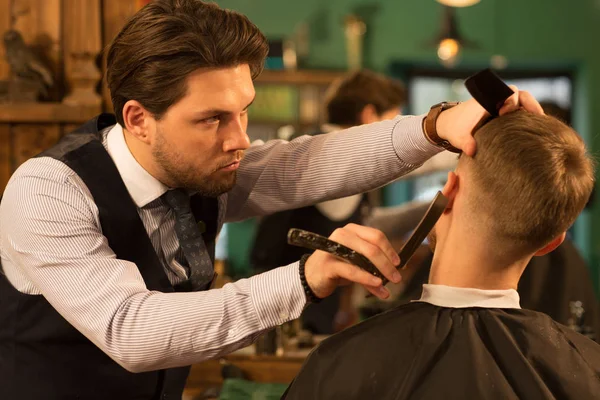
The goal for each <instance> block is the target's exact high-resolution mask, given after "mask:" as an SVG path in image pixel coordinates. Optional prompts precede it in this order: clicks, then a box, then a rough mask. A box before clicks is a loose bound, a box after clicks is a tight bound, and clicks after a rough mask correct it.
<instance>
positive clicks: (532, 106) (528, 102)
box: [519, 91, 544, 115]
mask: <svg viewBox="0 0 600 400" xmlns="http://www.w3.org/2000/svg"><path fill="white" fill-rule="evenodd" d="M519 103H520V104H521V107H523V108H524V109H525V110H527V111H529V112H530V113H533V114H540V115H544V109H543V108H542V106H541V105H540V103H538V101H537V100H536V99H535V97H533V96H532V95H531V93H529V92H526V91H520V92H519Z"/></svg>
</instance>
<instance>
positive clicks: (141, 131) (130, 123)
mask: <svg viewBox="0 0 600 400" xmlns="http://www.w3.org/2000/svg"><path fill="white" fill-rule="evenodd" d="M123 122H124V123H125V126H124V128H125V129H126V130H127V131H128V132H129V133H131V134H132V135H133V136H134V137H135V138H136V139H138V140H140V141H142V142H144V143H146V144H150V143H151V141H152V132H153V123H154V117H153V115H152V114H151V113H150V112H149V111H148V110H146V109H145V108H144V106H142V104H141V103H140V102H138V101H136V100H129V101H128V102H127V103H125V105H124V106H123Z"/></svg>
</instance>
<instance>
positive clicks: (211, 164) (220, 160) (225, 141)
mask: <svg viewBox="0 0 600 400" xmlns="http://www.w3.org/2000/svg"><path fill="white" fill-rule="evenodd" d="M254 95H255V92H254V85H253V83H252V78H251V74H250V68H249V67H248V65H239V66H237V67H232V68H225V69H217V70H198V71H196V72H194V73H192V74H191V75H190V76H189V77H188V80H187V93H186V95H185V96H184V97H183V98H182V99H181V100H180V101H178V102H177V103H176V104H174V105H173V106H171V107H170V108H169V109H168V110H167V112H166V113H165V114H164V116H163V118H161V119H160V120H158V121H156V135H155V140H154V142H153V143H152V157H153V159H154V162H155V164H156V165H157V166H158V168H160V169H161V171H160V174H161V176H162V178H163V179H162V180H163V181H164V182H163V183H165V184H166V185H168V186H170V187H179V188H187V189H192V190H195V191H198V192H199V193H201V194H203V195H205V196H217V195H219V194H222V193H224V192H226V191H229V190H231V188H232V187H233V185H234V184H235V181H236V171H237V169H238V167H239V164H240V160H241V159H242V157H243V155H244V150H245V149H247V148H248V147H249V145H250V141H249V139H248V136H247V135H246V128H247V126H248V107H249V106H250V104H251V103H252V101H253V100H254Z"/></svg>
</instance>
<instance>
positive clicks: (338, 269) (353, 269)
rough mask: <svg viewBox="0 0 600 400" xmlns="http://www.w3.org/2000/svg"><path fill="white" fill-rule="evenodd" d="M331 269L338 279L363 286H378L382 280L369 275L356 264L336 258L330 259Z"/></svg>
mask: <svg viewBox="0 0 600 400" xmlns="http://www.w3.org/2000/svg"><path fill="white" fill-rule="evenodd" d="M331 265H332V268H331V269H332V271H333V274H334V276H335V277H336V278H337V279H338V280H345V281H350V282H355V283H358V284H360V285H363V286H365V287H367V286H369V287H373V288H377V287H380V286H381V284H382V282H381V279H380V278H377V277H376V276H373V275H371V274H370V273H368V272H367V271H365V270H363V269H361V268H359V267H357V266H356V265H353V264H350V263H347V262H344V261H341V260H338V259H332V260H331Z"/></svg>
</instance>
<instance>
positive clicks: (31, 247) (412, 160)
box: [0, 116, 441, 372]
mask: <svg viewBox="0 0 600 400" xmlns="http://www.w3.org/2000/svg"><path fill="white" fill-rule="evenodd" d="M422 119H423V116H419V117H411V116H406V117H398V118H396V119H394V120H390V121H383V122H379V123H376V124H372V125H368V126H361V127H355V128H351V129H348V130H346V131H341V132H339V133H333V134H329V135H320V136H316V137H308V136H307V137H302V138H298V139H297V140H294V141H292V142H289V143H288V142H284V141H271V142H267V143H265V144H264V145H261V146H253V147H251V148H250V149H248V150H247V151H246V156H245V157H244V159H243V161H242V163H241V165H240V168H239V170H238V180H237V184H236V186H235V187H234V188H233V189H232V190H231V191H230V192H229V193H227V194H225V195H222V196H221V197H220V199H219V200H220V205H221V206H222V210H223V215H222V216H221V217H220V218H219V221H220V224H222V223H223V222H228V221H236V220H241V219H245V218H248V217H251V216H256V215H264V214H270V213H273V212H276V211H280V210H283V209H288V208H296V207H301V206H304V205H308V204H314V203H317V202H320V201H324V200H330V199H333V198H338V197H343V196H348V195H352V194H356V193H359V192H365V191H368V190H372V189H375V188H377V187H380V186H382V185H384V184H386V183H388V182H390V181H392V180H394V179H396V178H398V177H399V176H401V175H403V174H406V173H408V172H409V171H411V170H413V169H414V168H416V167H418V166H419V165H421V164H422V163H423V162H424V161H425V160H427V159H428V158H430V157H431V156H433V155H434V154H436V153H438V152H439V151H440V150H441V149H440V148H438V147H436V146H433V145H431V144H430V143H429V142H428V141H427V140H426V139H425V138H424V135H423V131H422ZM103 143H104V145H105V147H106V148H107V150H108V151H109V153H110V155H111V157H112V158H113V161H114V162H115V164H116V165H117V168H118V169H119V173H120V174H121V177H122V178H123V181H124V182H125V185H126V187H127V189H128V191H129V193H130V195H131V197H132V199H133V201H134V202H135V203H136V205H137V206H138V211H139V215H140V217H141V220H142V222H143V224H144V226H145V228H146V231H147V233H148V235H149V237H150V240H151V242H152V245H153V247H154V249H155V250H156V253H157V255H158V257H159V259H160V261H161V263H162V265H163V268H164V269H165V271H166V272H167V275H168V277H169V279H170V281H171V282H172V283H174V284H175V283H178V282H180V281H182V280H184V279H185V278H186V276H185V271H184V269H183V268H182V267H181V265H180V264H179V263H178V262H177V259H178V258H179V259H181V254H180V249H179V243H178V240H177V237H176V234H175V231H174V224H175V219H174V216H173V214H172V213H171V212H170V211H169V208H168V206H166V205H165V204H163V202H162V199H160V196H161V194H162V193H164V191H166V190H167V188H166V186H164V185H162V183H160V182H159V181H157V180H156V179H154V178H153V177H152V176H151V175H149V174H148V173H147V172H146V171H145V170H144V169H143V168H142V167H141V166H140V165H139V164H138V163H137V162H136V161H135V159H134V158H133V156H132V155H131V153H130V152H129V149H128V148H127V145H126V144H125V141H124V139H123V132H122V129H121V128H120V126H118V125H116V126H115V127H113V129H111V130H110V132H109V133H108V134H107V135H105V140H104V141H103ZM0 256H1V261H2V267H3V269H4V271H5V273H6V276H7V278H8V280H9V282H11V284H12V285H13V286H14V287H15V288H17V289H18V290H19V291H20V292H22V293H27V294H30V295H43V296H44V297H45V298H46V299H47V300H48V301H49V302H50V304H51V305H52V306H53V307H54V308H55V309H56V310H57V311H58V312H59V313H60V314H61V315H62V316H63V317H64V318H65V319H66V320H67V321H68V322H69V323H71V324H72V325H73V326H74V327H75V328H76V329H78V330H79V331H80V332H82V333H83V334H84V335H85V336H86V337H87V338H88V339H90V340H91V341H92V342H93V343H95V344H96V345H97V346H98V347H99V348H100V349H102V350H103V351H104V352H105V353H106V354H108V355H109V356H110V357H111V358H113V359H114V360H115V361H116V362H118V363H119V364H120V365H122V366H123V367H125V368H126V369H128V370H130V371H134V372H139V371H148V370H155V369H162V368H169V367H176V366H184V365H190V364H193V363H197V362H201V361H203V360H206V359H208V358H213V357H217V356H220V355H223V354H226V353H229V352H232V351H234V350H236V349H238V348H240V347H243V346H246V345H248V344H250V343H251V342H252V341H253V340H254V339H256V338H257V337H258V336H259V335H260V334H261V333H262V332H263V331H265V330H266V329H270V328H272V327H274V326H277V325H279V324H282V323H284V322H287V321H289V320H292V319H295V318H298V317H299V316H300V314H301V312H302V310H303V308H304V306H305V305H306V299H305V296H304V293H303V290H302V286H301V284H300V279H299V276H298V264H297V263H294V264H291V265H288V266H286V267H281V268H278V269H275V270H273V271H269V272H267V273H264V274H260V275H257V276H254V277H252V278H249V279H242V280H239V281H237V282H235V283H231V284H227V285H225V286H224V287H223V288H221V289H214V290H209V291H205V292H193V293H161V292H156V291H149V290H148V289H147V288H146V286H145V284H144V281H143V279H142V277H141V275H140V273H139V270H138V268H137V267H136V265H135V264H133V263H131V262H128V261H124V260H120V259H117V258H116V256H115V254H114V252H113V251H112V250H111V248H110V247H109V246H108V244H107V240H106V238H105V237H104V236H103V234H102V229H101V226H100V221H99V216H98V208H97V207H96V205H95V203H94V201H93V198H92V196H91V194H90V192H89V191H88V189H87V187H86V185H85V184H84V183H83V181H82V180H81V179H80V178H79V176H77V175H76V174H75V173H74V172H73V171H72V170H71V169H70V168H69V167H67V166H66V165H65V164H63V163H62V162H60V161H57V160H55V159H52V158H48V157H41V158H34V159H31V160H29V161H27V162H25V163H24V164H23V165H22V166H21V167H20V168H19V169H18V170H17V171H16V172H15V174H14V175H13V176H12V177H11V179H10V182H9V183H8V186H7V187H6V189H5V192H4V198H3V200H2V203H1V204H0ZM1 306H3V305H0V307H1Z"/></svg>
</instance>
